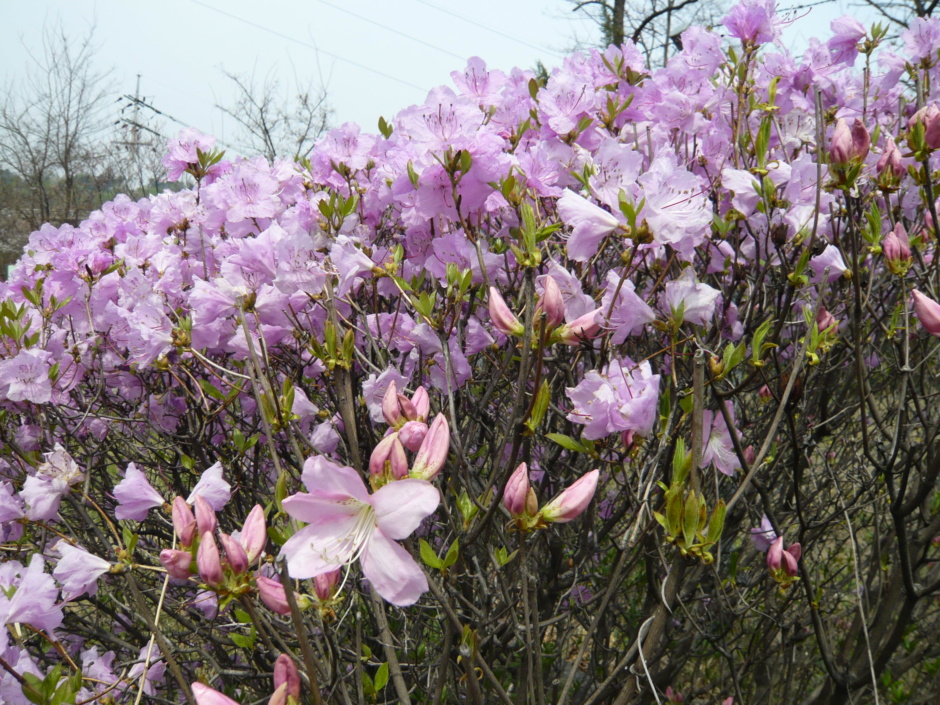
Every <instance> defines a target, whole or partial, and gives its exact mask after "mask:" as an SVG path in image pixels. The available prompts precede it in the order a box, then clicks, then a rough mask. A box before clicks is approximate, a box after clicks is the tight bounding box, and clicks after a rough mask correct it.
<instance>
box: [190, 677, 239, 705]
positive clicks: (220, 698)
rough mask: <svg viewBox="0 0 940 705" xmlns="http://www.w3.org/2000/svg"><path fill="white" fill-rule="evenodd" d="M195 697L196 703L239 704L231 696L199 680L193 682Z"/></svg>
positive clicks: (213, 704)
mask: <svg viewBox="0 0 940 705" xmlns="http://www.w3.org/2000/svg"><path fill="white" fill-rule="evenodd" d="M193 697H194V698H196V705H238V703H237V702H235V701H234V700H232V699H231V698H229V697H227V696H225V695H222V693H220V692H219V691H217V690H213V689H212V688H210V687H209V686H207V685H205V684H203V683H199V682H196V683H193Z"/></svg>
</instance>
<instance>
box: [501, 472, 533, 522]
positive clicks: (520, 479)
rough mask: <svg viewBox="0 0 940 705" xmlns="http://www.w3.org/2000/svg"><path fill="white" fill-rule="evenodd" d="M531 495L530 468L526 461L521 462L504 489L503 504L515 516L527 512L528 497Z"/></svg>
mask: <svg viewBox="0 0 940 705" xmlns="http://www.w3.org/2000/svg"><path fill="white" fill-rule="evenodd" d="M528 496H529V469H528V467H527V466H526V464H525V463H519V467H517V468H516V469H515V471H514V472H513V473H512V475H510V476H509V480H508V481H507V482H506V489H505V490H503V506H505V507H506V509H507V510H508V511H509V513H510V514H511V515H512V517H513V518H516V517H518V516H521V515H522V514H525V513H526V499H528Z"/></svg>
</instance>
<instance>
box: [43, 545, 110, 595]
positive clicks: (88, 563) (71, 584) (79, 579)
mask: <svg viewBox="0 0 940 705" xmlns="http://www.w3.org/2000/svg"><path fill="white" fill-rule="evenodd" d="M55 549H56V550H57V551H58V552H59V555H60V556H62V557H61V558H60V559H59V562H58V564H56V567H55V569H54V570H53V571H52V575H53V577H55V579H56V580H58V581H59V583H61V585H62V598H63V599H64V600H72V599H75V598H76V597H78V596H79V595H83V594H85V593H86V592H87V593H88V594H89V595H94V594H95V593H96V592H98V578H100V577H101V576H102V575H104V574H105V573H107V572H108V571H109V570H110V569H111V564H110V563H108V561H106V560H104V559H103V558H99V557H98V556H95V555H93V554H91V553H89V552H88V551H86V550H85V549H84V548H79V547H78V546H73V545H72V544H70V543H68V542H67V541H61V540H60V541H59V542H58V543H56V545H55Z"/></svg>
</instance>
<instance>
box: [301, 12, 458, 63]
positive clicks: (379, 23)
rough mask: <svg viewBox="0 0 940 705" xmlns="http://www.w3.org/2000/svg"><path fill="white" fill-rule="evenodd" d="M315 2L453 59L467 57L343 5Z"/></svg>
mask: <svg viewBox="0 0 940 705" xmlns="http://www.w3.org/2000/svg"><path fill="white" fill-rule="evenodd" d="M317 2H319V3H320V4H321V5H326V6H327V7H332V8H333V9H334V10H339V11H340V12H345V13H346V14H347V15H352V16H353V17H357V18H359V19H360V20H362V21H363V22H368V23H369V24H372V25H375V26H376V27H379V28H381V29H384V30H385V31H387V32H391V33H392V34H397V35H398V36H399V37H404V38H405V39H408V40H410V41H412V42H417V43H418V44H421V45H423V46H426V47H428V48H429V49H434V50H435V51H439V52H441V53H443V54H447V55H448V56H453V57H454V58H455V59H459V60H460V61H466V60H467V57H465V56H461V55H460V54H455V53H454V52H452V51H450V50H448V49H443V48H441V47H439V46H434V45H433V44H431V43H429V42H426V41H424V40H423V39H418V38H417V37H412V36H411V35H410V34H405V33H404V32H399V31H398V30H397V29H392V28H391V27H386V26H385V25H384V24H382V23H381V22H376V21H375V20H370V19H369V18H368V17H363V16H362V15H358V14H356V13H355V12H353V11H352V10H347V9H346V8H344V7H339V6H338V5H334V4H333V3H331V2H326V0H317Z"/></svg>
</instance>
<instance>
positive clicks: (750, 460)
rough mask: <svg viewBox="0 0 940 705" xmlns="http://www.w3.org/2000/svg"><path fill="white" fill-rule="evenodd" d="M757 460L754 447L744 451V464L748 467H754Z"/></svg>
mask: <svg viewBox="0 0 940 705" xmlns="http://www.w3.org/2000/svg"><path fill="white" fill-rule="evenodd" d="M756 459H757V451H756V450H754V446H748V447H747V448H745V449H744V462H745V463H747V464H748V465H753V464H754V461H755V460H756Z"/></svg>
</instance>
